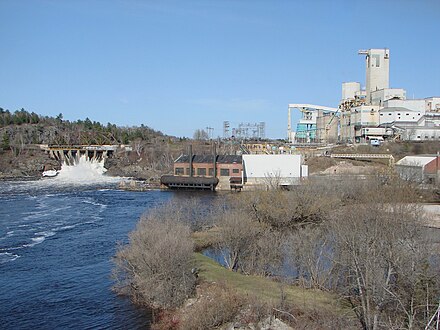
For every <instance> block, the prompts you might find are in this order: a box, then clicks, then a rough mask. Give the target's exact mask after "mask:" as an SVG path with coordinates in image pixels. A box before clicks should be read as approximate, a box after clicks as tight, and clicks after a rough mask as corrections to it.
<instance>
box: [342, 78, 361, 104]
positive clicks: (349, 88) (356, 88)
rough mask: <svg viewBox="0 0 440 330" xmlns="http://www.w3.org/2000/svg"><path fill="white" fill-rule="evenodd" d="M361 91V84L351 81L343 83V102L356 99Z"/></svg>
mask: <svg viewBox="0 0 440 330" xmlns="http://www.w3.org/2000/svg"><path fill="white" fill-rule="evenodd" d="M360 91H361V84H360V83H358V82H354V81H350V82H344V83H342V100H349V99H354V98H355V96H356V95H357V94H358V93H359V92H360Z"/></svg>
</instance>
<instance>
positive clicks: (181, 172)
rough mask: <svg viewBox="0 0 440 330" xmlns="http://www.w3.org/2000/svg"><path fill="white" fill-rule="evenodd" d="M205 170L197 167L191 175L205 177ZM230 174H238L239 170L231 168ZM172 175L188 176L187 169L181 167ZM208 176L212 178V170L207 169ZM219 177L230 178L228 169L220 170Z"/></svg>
mask: <svg viewBox="0 0 440 330" xmlns="http://www.w3.org/2000/svg"><path fill="white" fill-rule="evenodd" d="M206 170H207V169H206V168H203V167H199V168H197V169H194V168H193V173H194V174H195V175H200V176H206ZM185 172H186V173H185ZM232 173H234V174H238V173H240V169H238V168H233V169H232ZM174 174H175V175H185V174H186V175H189V174H190V173H189V167H187V168H186V169H184V168H183V167H176V169H175V171H174ZM208 176H214V169H213V168H209V169H208ZM220 176H231V174H230V170H229V168H221V169H220Z"/></svg>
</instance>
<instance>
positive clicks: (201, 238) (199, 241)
mask: <svg viewBox="0 0 440 330" xmlns="http://www.w3.org/2000/svg"><path fill="white" fill-rule="evenodd" d="M218 233H219V229H218V227H212V228H210V229H208V230H205V231H196V232H193V233H192V234H191V238H192V239H193V241H194V249H195V251H197V252H199V251H202V250H203V249H206V248H209V247H211V246H213V245H215V244H217V243H218V240H219V236H218Z"/></svg>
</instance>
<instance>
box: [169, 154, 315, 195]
mask: <svg viewBox="0 0 440 330" xmlns="http://www.w3.org/2000/svg"><path fill="white" fill-rule="evenodd" d="M302 162H303V159H302V156H301V155H266V154H260V155H215V156H214V155H191V154H189V155H181V156H180V157H178V158H177V159H176V160H175V161H174V174H173V175H164V176H162V177H161V183H162V184H163V185H165V186H167V187H168V188H173V189H209V190H230V189H236V190H237V189H239V190H241V189H246V190H251V189H257V188H279V187H281V186H292V185H296V184H299V183H300V181H301V179H302V178H305V177H307V176H308V167H307V166H306V165H303V164H302Z"/></svg>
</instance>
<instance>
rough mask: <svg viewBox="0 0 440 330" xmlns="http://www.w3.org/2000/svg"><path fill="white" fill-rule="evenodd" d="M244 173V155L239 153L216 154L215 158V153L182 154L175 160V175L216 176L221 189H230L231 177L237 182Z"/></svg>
mask: <svg viewBox="0 0 440 330" xmlns="http://www.w3.org/2000/svg"><path fill="white" fill-rule="evenodd" d="M191 165H192V166H191ZM191 168H192V170H191ZM214 168H215V171H214ZM242 173H243V164H242V157H241V156H237V155H216V156H215V159H214V155H193V156H192V158H190V156H189V155H181V156H180V157H179V158H177V159H176V160H175V162H174V175H175V176H186V177H216V178H218V180H219V182H218V185H217V188H218V189H220V190H223V189H230V182H231V178H233V179H232V181H234V182H237V180H238V179H239V178H240V179H241V178H242Z"/></svg>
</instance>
